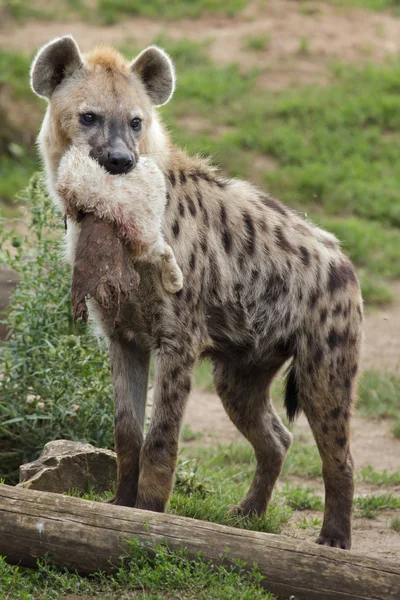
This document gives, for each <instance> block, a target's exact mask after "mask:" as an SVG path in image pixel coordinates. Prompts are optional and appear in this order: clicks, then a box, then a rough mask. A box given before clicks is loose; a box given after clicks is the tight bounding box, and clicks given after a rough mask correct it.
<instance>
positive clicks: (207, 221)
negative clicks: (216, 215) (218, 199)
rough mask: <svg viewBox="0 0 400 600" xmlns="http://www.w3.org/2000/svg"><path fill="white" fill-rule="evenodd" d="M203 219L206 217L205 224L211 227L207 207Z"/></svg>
mask: <svg viewBox="0 0 400 600" xmlns="http://www.w3.org/2000/svg"><path fill="white" fill-rule="evenodd" d="M203 219H204V225H205V226H206V227H209V225H210V219H209V218H208V212H207V211H206V209H205V208H204V209H203Z"/></svg>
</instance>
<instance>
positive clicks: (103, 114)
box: [31, 36, 175, 183]
mask: <svg viewBox="0 0 400 600" xmlns="http://www.w3.org/2000/svg"><path fill="white" fill-rule="evenodd" d="M31 85H32V89H33V91H34V92H35V93H36V94H38V95H39V96H42V97H44V98H46V99H47V100H48V103H49V105H48V110H47V113H46V116H45V119H44V122H43V125H42V129H41V132H40V135H39V146H40V149H41V152H42V155H43V158H44V160H45V162H46V167H47V169H48V173H49V176H50V182H51V183H52V182H53V181H54V178H55V174H56V171H57V168H58V163H59V161H60V159H61V157H62V155H63V154H64V152H65V151H66V150H67V149H68V148H69V147H70V146H71V145H78V146H81V147H84V148H87V150H88V152H89V153H90V155H91V156H92V157H93V158H95V159H96V160H97V161H98V162H99V163H100V164H101V165H102V166H104V168H105V169H106V170H107V171H109V172H110V173H113V174H114V173H127V172H128V171H129V170H131V169H132V168H133V167H134V166H135V164H136V162H137V160H138V158H139V155H140V153H146V154H153V155H154V159H155V160H156V161H157V159H158V161H159V162H162V155H163V153H166V152H167V138H166V134H165V133H164V131H163V129H162V127H161V125H160V123H159V121H158V119H157V113H156V110H155V107H156V106H161V105H162V104H165V103H166V102H168V100H169V99H170V98H171V96H172V94H173V91H174V87H175V73H174V67H173V64H172V62H171V60H170V58H169V57H168V56H167V54H165V52H163V50H161V49H159V48H157V47H155V46H150V47H149V48H146V49H145V50H143V52H141V53H140V54H139V55H138V56H137V57H136V58H135V59H134V60H132V61H127V60H126V59H125V58H124V57H123V56H122V55H121V54H120V53H119V52H117V51H116V50H114V49H113V48H106V47H99V48H96V49H94V50H93V51H92V52H90V53H89V54H87V55H82V54H81V52H80V50H79V48H78V45H77V44H76V42H75V40H74V39H73V38H72V37H71V36H65V37H62V38H57V39H55V40H53V41H51V42H50V43H49V44H47V45H46V46H44V47H43V48H42V49H41V50H40V51H39V52H38V54H37V56H36V58H35V60H34V62H33V64H32V70H31Z"/></svg>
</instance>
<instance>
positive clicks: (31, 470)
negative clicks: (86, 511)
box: [18, 440, 117, 493]
mask: <svg viewBox="0 0 400 600" xmlns="http://www.w3.org/2000/svg"><path fill="white" fill-rule="evenodd" d="M116 478H117V457H116V454H115V452H112V451H111V450H105V449H104V448H96V447H95V446H92V445H91V444H82V443H81V442H71V441H69V440H56V441H54V442H49V443H48V444H46V445H45V447H44V448H43V452H42V454H41V455H40V456H39V458H38V459H37V460H35V461H34V462H31V463H27V464H25V465H21V466H20V468H19V480H20V483H19V484H18V485H20V486H22V487H25V488H29V489H31V490H41V491H44V492H58V493H62V492H68V491H70V490H73V489H75V490H87V489H88V488H92V489H93V490H95V491H97V492H104V491H108V490H112V489H113V488H114V486H115V481H116Z"/></svg>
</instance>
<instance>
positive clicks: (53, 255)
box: [0, 176, 113, 482]
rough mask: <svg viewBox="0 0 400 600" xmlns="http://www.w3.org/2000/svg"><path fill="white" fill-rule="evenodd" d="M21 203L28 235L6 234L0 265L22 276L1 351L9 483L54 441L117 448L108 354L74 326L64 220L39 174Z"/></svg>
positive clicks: (0, 432)
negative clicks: (65, 259) (65, 262)
mask: <svg viewBox="0 0 400 600" xmlns="http://www.w3.org/2000/svg"><path fill="white" fill-rule="evenodd" d="M23 199H24V201H25V202H26V203H27V204H28V205H30V222H29V225H28V233H27V235H26V236H23V237H20V236H15V234H14V233H13V232H10V231H8V232H6V231H5V229H4V228H3V231H2V235H1V247H2V250H1V254H2V262H3V263H6V264H7V265H8V266H9V267H11V268H13V269H15V270H16V271H17V273H18V274H19V276H20V283H19V285H18V287H17V289H16V291H15V292H14V295H13V299H12V304H11V307H10V309H9V312H8V315H7V319H6V322H7V325H8V326H9V328H10V330H11V334H10V337H9V339H8V340H7V341H6V342H5V343H4V344H3V345H2V346H1V347H0V448H1V451H0V476H2V477H5V478H6V479H7V481H10V482H14V481H15V480H16V478H17V469H18V466H19V464H20V463H22V462H27V461H30V460H33V459H35V458H36V457H37V455H38V453H39V452H40V451H41V449H42V448H43V446H44V444H45V443H46V442H48V441H50V440H53V439H57V438H67V439H73V440H82V441H87V442H90V443H94V444H96V445H98V446H103V447H112V446H113V417H112V414H113V409H112V390H111V382H110V377H109V373H108V368H107V354H106V352H105V349H104V348H102V347H101V345H100V344H99V343H98V341H97V340H96V339H95V338H94V337H93V335H92V334H91V333H90V332H89V331H88V330H87V329H85V330H84V331H80V332H79V333H78V332H76V331H74V329H73V325H72V319H71V309H70V299H69V298H70V273H69V269H68V268H67V267H66V266H64V265H63V261H62V258H61V250H60V244H59V239H60V238H61V236H62V227H63V225H62V220H61V218H60V217H59V216H58V215H56V214H55V212H54V209H53V207H52V204H51V202H50V200H49V198H48V197H47V194H46V191H45V188H44V183H43V179H42V178H41V177H40V176H34V177H33V178H32V180H31V182H30V185H29V188H28V190H27V191H26V193H25V194H24V195H23Z"/></svg>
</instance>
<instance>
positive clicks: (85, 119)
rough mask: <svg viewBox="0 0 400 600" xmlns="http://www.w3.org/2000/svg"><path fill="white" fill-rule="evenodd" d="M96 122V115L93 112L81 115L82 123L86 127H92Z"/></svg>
mask: <svg viewBox="0 0 400 600" xmlns="http://www.w3.org/2000/svg"><path fill="white" fill-rule="evenodd" d="M95 121H96V115H95V114H94V113H92V112H87V113H84V114H83V115H81V123H84V125H91V124H92V123H94V122H95Z"/></svg>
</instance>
